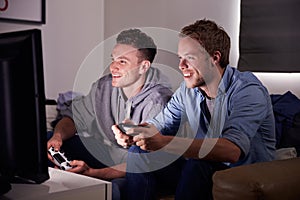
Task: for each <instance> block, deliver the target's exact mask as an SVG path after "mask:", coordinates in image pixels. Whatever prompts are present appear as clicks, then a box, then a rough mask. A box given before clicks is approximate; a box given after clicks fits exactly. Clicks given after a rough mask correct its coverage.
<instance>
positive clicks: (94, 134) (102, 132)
mask: <svg viewBox="0 0 300 200" xmlns="http://www.w3.org/2000/svg"><path fill="white" fill-rule="evenodd" d="M111 82H112V76H111V74H109V75H106V76H104V77H102V78H100V79H99V80H98V81H96V82H95V83H94V84H93V85H92V88H91V90H90V92H89V94H88V95H86V96H81V97H77V98H75V99H74V100H73V101H72V104H71V106H69V107H68V109H66V110H63V111H62V112H61V114H62V115H63V116H69V117H71V118H72V119H73V120H74V122H75V125H76V129H77V132H78V135H79V136H81V139H82V141H83V143H84V144H85V146H86V147H87V149H89V150H90V152H91V153H92V154H93V155H94V156H95V157H96V158H98V159H101V161H103V160H104V161H103V163H104V164H107V165H114V164H118V163H122V162H124V159H125V154H126V153H127V150H126V149H124V148H123V147H121V146H119V145H118V144H117V142H116V140H115V137H114V133H113V132H112V130H111V127H112V125H114V124H118V123H121V122H122V121H123V120H124V119H126V118H128V119H131V120H132V121H133V122H134V123H136V124H138V123H142V122H144V121H146V120H147V119H150V118H152V117H154V116H155V115H156V114H157V113H159V111H161V110H162V108H163V107H164V106H165V104H166V103H167V102H168V100H169V99H170V97H171V96H172V90H171V86H170V84H169V83H168V81H167V77H166V76H164V75H163V74H162V73H161V71H160V70H158V69H156V68H153V67H151V68H150V69H149V70H148V72H147V77H146V81H145V84H144V86H143V88H142V90H141V91H140V92H139V93H138V94H137V95H135V96H133V97H131V98H129V99H126V97H125V95H124V94H123V91H122V89H121V88H116V87H112V84H111ZM84 137H89V138H93V139H95V140H97V141H99V142H97V144H98V145H97V146H95V145H91V144H89V143H88V142H86V143H85V140H84Z"/></svg>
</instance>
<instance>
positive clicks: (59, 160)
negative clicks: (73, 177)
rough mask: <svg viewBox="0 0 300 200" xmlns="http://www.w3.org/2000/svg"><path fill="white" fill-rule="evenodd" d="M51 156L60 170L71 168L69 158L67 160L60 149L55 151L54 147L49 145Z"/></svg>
mask: <svg viewBox="0 0 300 200" xmlns="http://www.w3.org/2000/svg"><path fill="white" fill-rule="evenodd" d="M48 152H49V154H50V155H51V156H52V158H53V160H54V163H55V164H56V165H57V166H58V167H60V169H62V170H68V169H71V168H72V166H71V165H70V160H68V159H67V158H66V156H65V154H64V153H63V152H62V151H55V149H54V147H50V148H49V150H48Z"/></svg>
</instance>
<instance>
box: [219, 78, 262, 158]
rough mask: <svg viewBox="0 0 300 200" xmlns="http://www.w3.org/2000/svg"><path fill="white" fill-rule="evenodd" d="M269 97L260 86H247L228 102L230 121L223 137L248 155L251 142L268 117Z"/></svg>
mask: <svg viewBox="0 0 300 200" xmlns="http://www.w3.org/2000/svg"><path fill="white" fill-rule="evenodd" d="M267 99H268V97H267V96H266V93H265V92H264V88H262V87H260V86H258V85H255V84H253V85H246V86H245V87H244V88H240V90H239V91H238V92H237V93H236V94H235V95H234V98H231V99H229V101H228V116H227V117H228V119H227V120H226V123H225V125H224V128H223V132H222V137H223V138H226V139H228V140H229V141H231V142H233V143H234V144H236V145H237V146H238V147H239V148H240V149H241V151H242V155H247V154H248V152H249V150H250V145H251V140H252V139H253V137H255V135H256V134H257V130H258V128H259V127H260V125H261V123H262V119H264V118H265V117H266V115H267V109H266V105H268V103H267Z"/></svg>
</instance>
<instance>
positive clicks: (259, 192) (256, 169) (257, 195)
mask: <svg viewBox="0 0 300 200" xmlns="http://www.w3.org/2000/svg"><path fill="white" fill-rule="evenodd" d="M299 186H300V158H299V157H298V158H292V159H286V160H275V161H271V162H262V163H255V164H251V165H244V166H239V167H233V168H230V169H226V170H222V171H217V172H216V173H215V174H214V176H213V197H214V200H220V199H222V200H228V199H243V200H248V199H249V200H250V199H251V200H252V199H264V200H268V199H272V200H274V199H280V200H282V199H289V200H292V199H299V197H300V188H299Z"/></svg>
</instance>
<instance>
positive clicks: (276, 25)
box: [238, 0, 300, 72]
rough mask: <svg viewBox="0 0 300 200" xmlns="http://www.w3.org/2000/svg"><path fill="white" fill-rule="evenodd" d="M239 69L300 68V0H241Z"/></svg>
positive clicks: (284, 70)
mask: <svg viewBox="0 0 300 200" xmlns="http://www.w3.org/2000/svg"><path fill="white" fill-rule="evenodd" d="M239 39H240V41H239V49H240V58H239V61H238V69H240V70H241V71H246V70H248V71H254V72H300V63H299V60H300V0H241V23H240V38H239Z"/></svg>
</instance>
